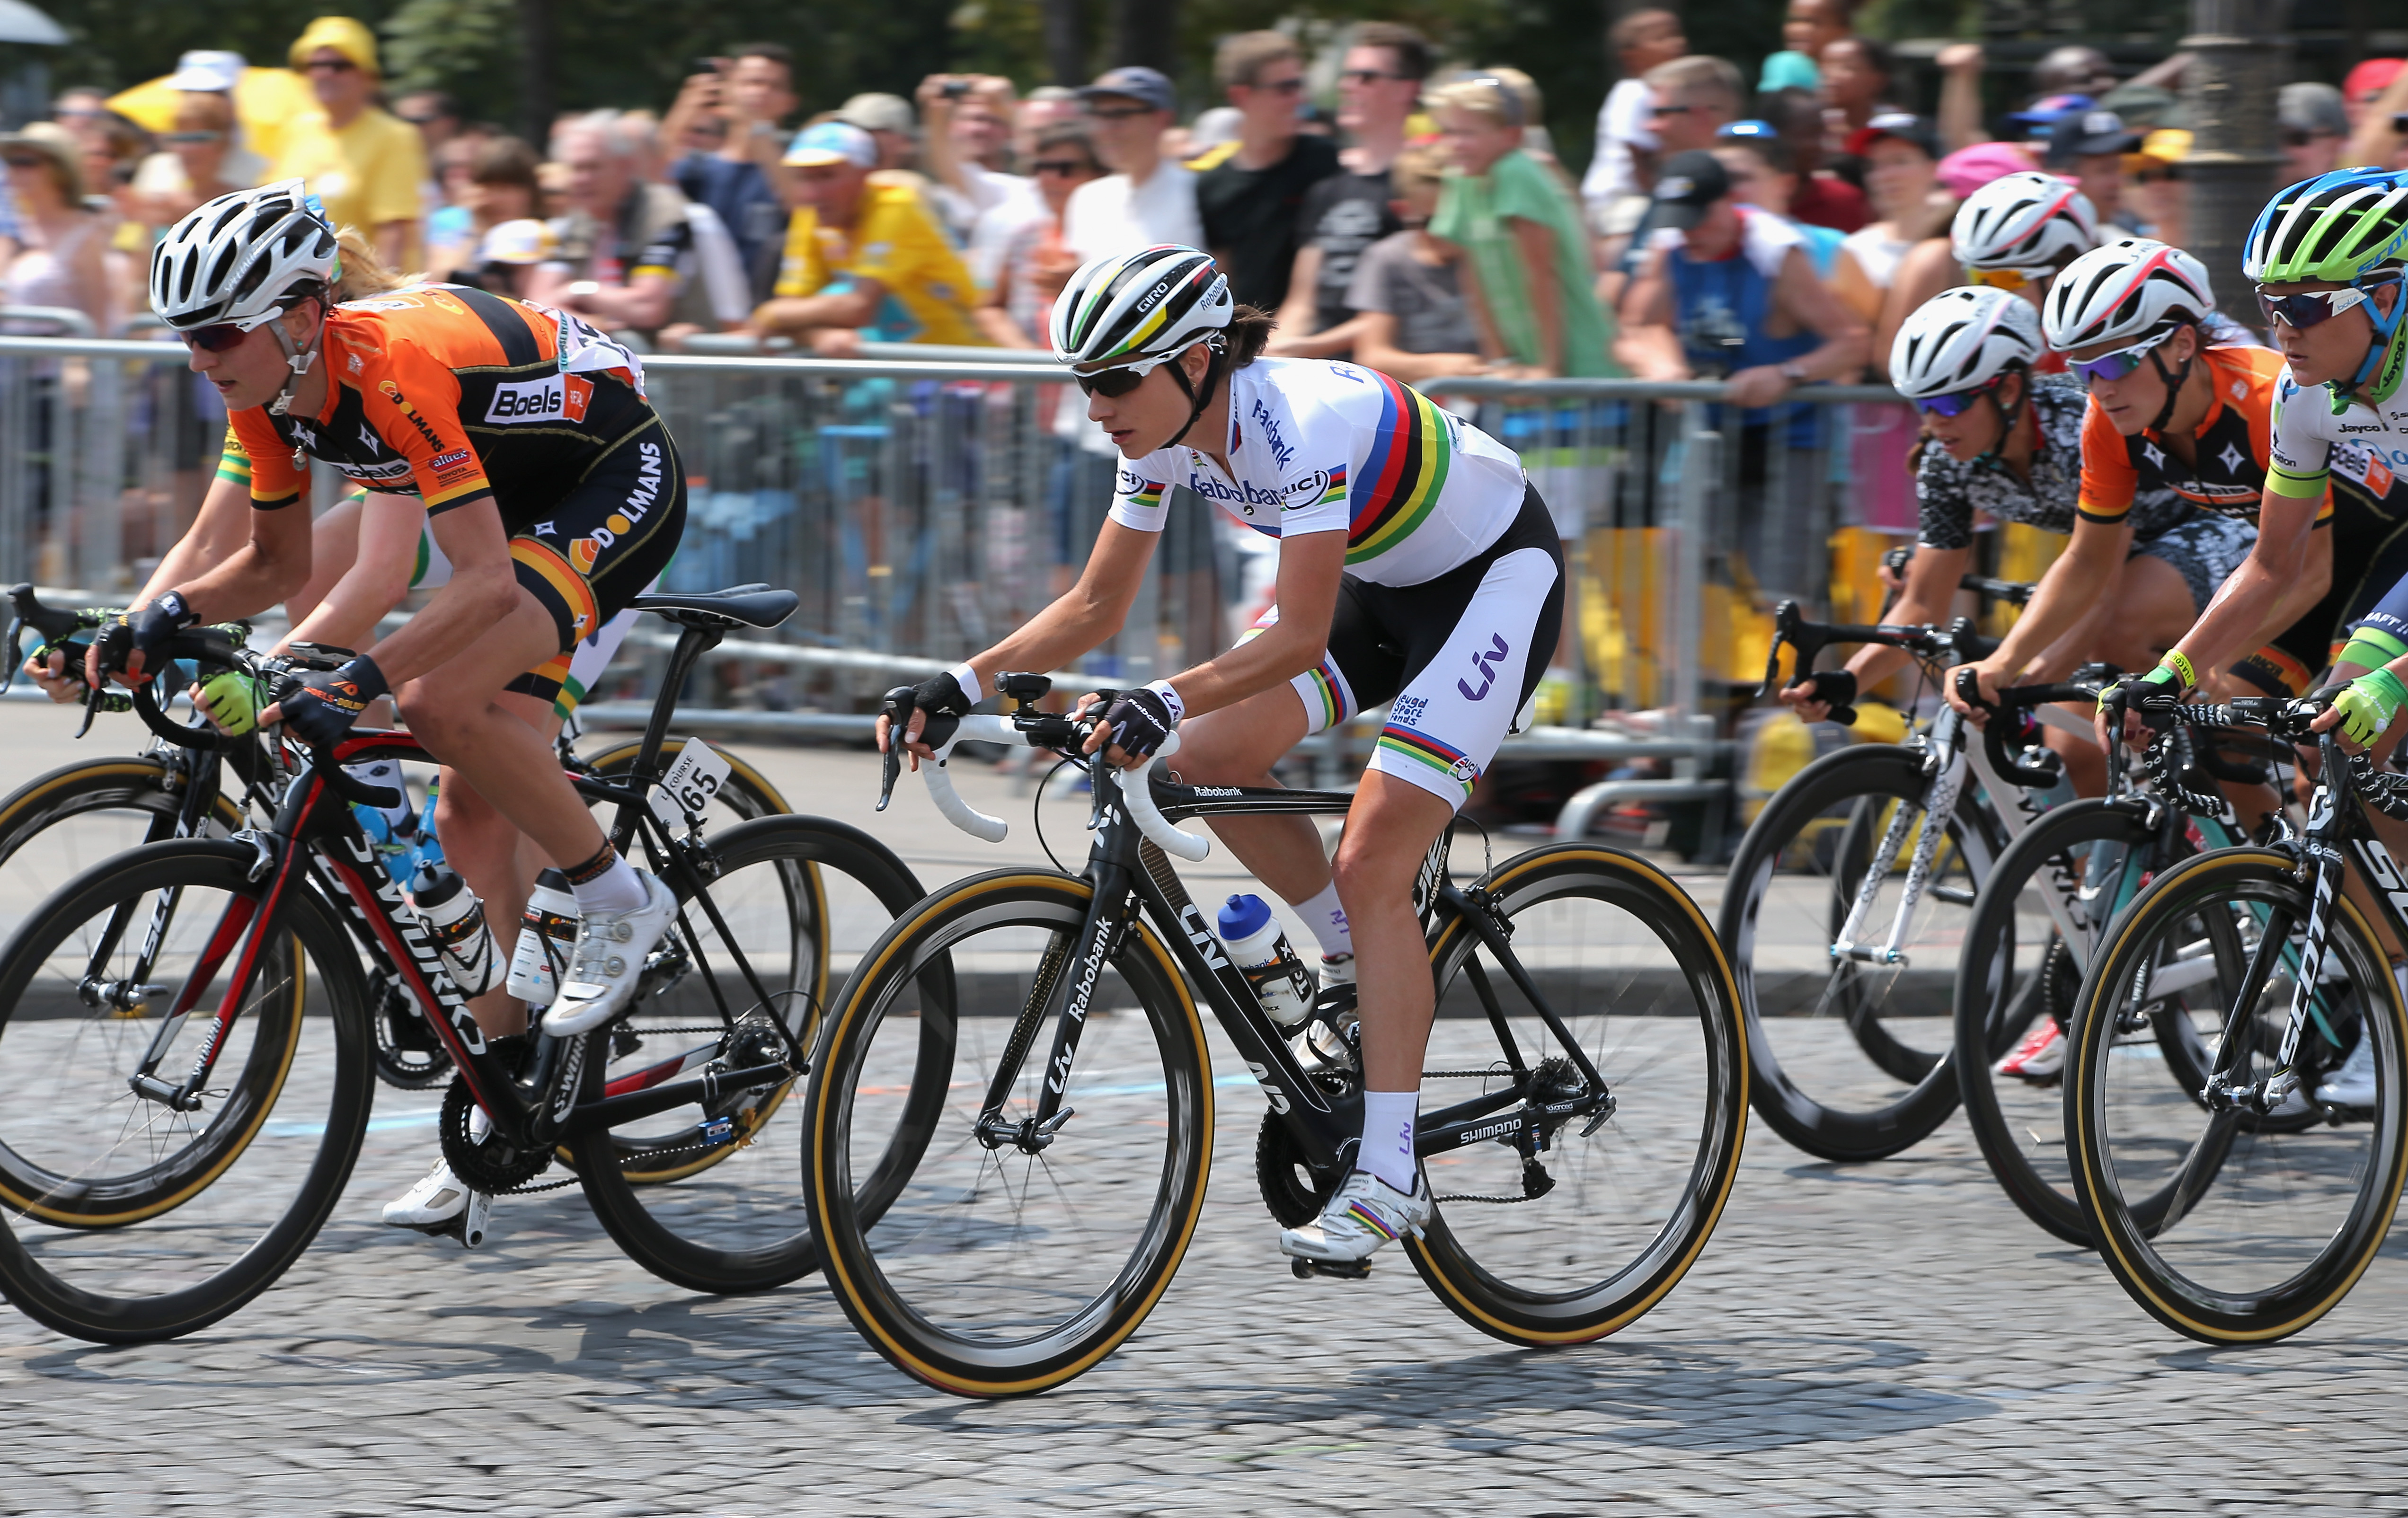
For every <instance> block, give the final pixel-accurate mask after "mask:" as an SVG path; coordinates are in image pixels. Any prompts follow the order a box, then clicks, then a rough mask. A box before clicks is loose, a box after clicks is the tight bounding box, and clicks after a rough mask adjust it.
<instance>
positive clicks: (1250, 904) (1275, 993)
mask: <svg viewBox="0 0 2408 1518" xmlns="http://www.w3.org/2000/svg"><path fill="white" fill-rule="evenodd" d="M1219 925H1220V929H1221V941H1222V942H1223V943H1224V944H1226V945H1227V946H1228V950H1229V960H1230V963H1232V964H1234V965H1236V966H1237V967H1238V969H1239V971H1240V973H1242V974H1243V975H1244V976H1245V978H1246V983H1247V984H1249V985H1251V986H1253V987H1254V997H1255V999H1256V1000H1258V1001H1260V1002H1261V1003H1262V1004H1263V1010H1264V1011H1266V1012H1268V1013H1269V1014H1270V1019H1271V1021H1272V1022H1274V1023H1276V1024H1279V1025H1280V1026H1281V1027H1283V1028H1292V1027H1295V1026H1296V1025H1297V1024H1300V1023H1302V1022H1303V1021H1304V1020H1305V1019H1306V1018H1308V1017H1310V1016H1312V994H1313V991H1314V986H1313V981H1312V971H1311V970H1308V969H1306V968H1305V967H1304V961H1303V960H1301V959H1298V958H1297V953H1296V951H1295V950H1294V949H1292V948H1290V947H1288V941H1287V935H1286V934H1284V933H1283V932H1281V931H1280V925H1279V919H1278V918H1276V917H1273V916H1272V915H1271V909H1270V905H1269V903H1268V902H1266V901H1264V900H1263V898H1262V897H1260V896H1258V895H1254V894H1253V893H1252V892H1245V893H1242V894H1240V895H1234V896H1231V897H1230V898H1229V899H1228V900H1227V901H1226V902H1225V903H1223V904H1222V907H1221V920H1220V924H1219Z"/></svg>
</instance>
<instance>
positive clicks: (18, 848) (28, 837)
mask: <svg viewBox="0 0 2408 1518" xmlns="http://www.w3.org/2000/svg"><path fill="white" fill-rule="evenodd" d="M8 597H9V603H10V613H11V615H10V622H9V626H8V634H7V669H6V671H5V672H0V690H6V689H7V687H8V685H9V684H11V683H13V681H14V680H15V677H16V674H17V671H18V669H19V667H20V666H21V665H22V663H23V659H24V651H23V638H24V636H25V634H26V633H28V632H31V633H33V634H35V635H36V637H39V638H40V639H41V642H40V644H39V646H37V647H36V651H35V656H36V657H37V658H39V657H42V656H44V655H46V654H48V653H49V652H50V651H51V650H53V649H64V650H65V651H66V653H67V656H68V662H69V664H70V666H72V667H75V668H81V667H82V664H83V651H84V646H85V643H86V642H87V641H88V640H89V638H90V637H91V635H92V634H93V633H94V632H95V631H97V630H98V629H99V628H100V627H102V626H103V625H105V624H106V623H108V622H110V621H113V620H115V618H116V615H117V609H114V608H108V607H82V608H62V607H48V606H44V605H43V604H42V602H41V599H40V597H39V596H38V595H36V593H35V590H34V587H33V586H32V585H30V584H20V585H17V586H15V587H13V588H11V589H10V590H9V592H8ZM224 630H225V631H226V633H227V636H228V637H229V638H230V639H232V640H233V642H234V646H235V647H236V648H240V647H242V646H243V640H244V639H245V638H246V637H248V636H249V631H250V630H249V628H248V627H246V626H243V625H242V624H239V623H236V624H229V625H228V626H227V627H226V628H225V629H224ZM83 710H84V732H87V733H88V732H89V731H90V730H91V728H92V724H93V716H94V715H95V714H96V713H102V712H112V713H113V712H129V711H131V710H133V702H132V698H131V697H130V696H128V695H125V694H124V693H122V692H98V693H87V695H86V701H85V705H84V708H83ZM78 736H79V737H81V736H83V734H82V733H79V734H78ZM577 738H578V730H577V724H576V719H575V718H574V717H571V718H570V720H569V721H568V723H566V724H565V725H564V726H563V727H562V729H561V735H560V741H559V744H558V748H559V751H560V756H561V762H562V764H563V766H566V768H568V769H570V770H572V771H573V772H576V773H580V774H587V775H595V776H604V777H614V776H624V775H626V774H627V773H628V772H629V770H630V769H631V768H632V767H633V766H634V764H635V761H636V757H637V754H638V751H639V750H640V748H641V746H642V745H641V740H640V739H639V738H623V739H619V740H616V741H612V742H609V743H607V744H604V745H602V746H601V747H599V748H596V749H595V750H593V751H592V752H588V753H585V754H580V753H578V752H577V751H576V748H575V744H576V741H577ZM688 741H690V740H689V739H686V738H669V739H667V740H666V742H665V743H664V745H663V748H662V756H663V757H664V758H665V759H667V760H668V761H669V762H671V763H674V762H675V761H676V759H677V757H678V755H679V754H680V753H681V752H683V750H684V746H685V744H686V743H687V742H688ZM691 741H699V740H691ZM711 748H712V752H714V753H715V754H716V755H717V757H718V758H719V759H720V760H721V761H723V762H724V763H725V765H726V766H727V770H728V773H727V776H726V779H725V780H723V781H722V782H721V785H720V787H719V790H718V791H717V793H716V794H715V795H713V796H712V797H711V801H710V813H711V820H712V821H713V822H714V823H727V822H750V821H752V820H753V819H754V818H756V817H768V816H775V815H777V814H779V813H781V812H788V811H792V810H793V808H792V807H790V806H788V805H787V804H786V801H785V798H784V797H783V796H781V795H779V794H778V790H777V787H776V786H774V785H772V784H771V783H770V782H769V781H768V780H767V778H766V777H764V776H763V775H762V774H761V773H760V771H759V770H757V769H755V768H754V767H753V766H752V765H750V764H748V763H746V762H745V761H744V760H743V758H741V757H740V756H739V755H737V754H735V753H732V752H729V751H727V750H726V749H724V748H721V747H719V746H718V745H717V744H713V745H712V746H711ZM281 779H282V777H281V775H280V774H279V770H278V768H277V764H276V759H275V754H274V749H273V745H272V743H271V742H270V741H269V740H268V738H265V736H262V737H260V738H255V739H254V740H252V741H251V742H248V743H226V744H223V745H222V746H216V747H208V748H197V747H192V746H188V745H185V744H183V743H180V742H178V741H175V740H173V739H170V738H162V737H158V736H155V735H154V736H153V737H152V738H151V740H150V746H149V747H148V748H147V749H146V750H145V751H143V752H139V753H132V754H110V755H107V756H104V757H98V758H92V759H83V760H79V761H77V762H76V763H74V764H69V765H62V766H59V767H57V768H55V769H52V770H50V771H49V772H48V773H46V774H42V775H38V776H36V777H35V778H34V779H32V780H27V781H26V782H25V783H24V784H22V785H21V786H19V787H18V788H17V789H16V790H14V791H12V792H10V793H9V794H8V795H7V796H6V797H0V922H5V923H6V924H7V928H8V929H9V930H13V929H14V927H15V926H16V924H19V923H21V922H22V921H23V919H24V917H25V915H26V914H27V913H29V912H30V911H32V910H33V909H34V907H35V906H36V905H37V904H38V903H40V902H41V901H43V900H45V899H47V898H48V897H49V896H50V895H51V894H53V893H54V892H55V891H56V890H57V889H58V887H59V886H60V884H61V883H63V882H64V881H66V880H67V879H68V878H69V877H71V876H73V875H76V874H78V873H79V872H81V871H82V870H84V869H86V868H88V867H89V866H92V865H94V864H97V863H99V862H100V861H102V860H105V859H112V858H115V857H116V856H117V855H119V854H122V853H123V852H125V851H127V850H128V849H132V848H136V847H138V846H140V845H142V844H145V843H157V842H161V841H163V840H165V839H167V838H227V837H231V836H232V835H233V834H234V833H235V832H236V831H237V830H239V829H240V828H241V827H242V826H243V825H244V822H245V818H246V817H247V816H250V815H256V816H258V817H260V818H263V819H264V818H265V817H270V816H273V815H274V814H275V810H276V805H275V795H274V787H275V786H276V785H279V784H280V783H281ZM36 840H38V843H37V842H36ZM368 995H369V998H370V1001H371V1003H372V1004H373V1005H374V1007H375V1009H376V1015H375V1025H376V1046H375V1065H376V1073H377V1079H379V1080H380V1081H383V1082H384V1083H385V1084H387V1085H389V1086H394V1087H396V1088H398V1089H400V1090H404V1091H420V1090H425V1089H427V1088H429V1087H433V1086H439V1085H441V1084H443V1083H444V1082H445V1081H449V1080H450V1079H451V1078H452V1059H451V1054H450V1053H449V1052H448V1051H446V1050H445V1048H444V1046H443V1041H442V1039H441V1038H438V1037H437V1035H436V1033H435V1030H434V1029H433V1028H432V1027H430V1026H429V1025H428V1024H427V1022H426V1017H425V1013H424V1011H423V1009H421V1008H420V1006H419V1005H418V1003H417V1002H416V1001H414V1000H413V999H412V998H411V997H410V996H409V993H408V992H407V991H406V990H405V989H404V988H403V986H402V985H401V983H400V982H399V981H398V980H396V979H395V978H394V976H393V974H392V973H391V971H390V970H389V969H387V968H386V967H383V966H381V965H376V966H372V967H370V968H369V970H368Z"/></svg>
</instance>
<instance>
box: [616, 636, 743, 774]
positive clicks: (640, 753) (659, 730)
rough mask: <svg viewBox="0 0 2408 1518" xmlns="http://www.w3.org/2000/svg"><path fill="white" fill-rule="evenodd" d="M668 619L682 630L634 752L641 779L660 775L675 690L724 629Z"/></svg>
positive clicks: (716, 645)
mask: <svg viewBox="0 0 2408 1518" xmlns="http://www.w3.org/2000/svg"><path fill="white" fill-rule="evenodd" d="M669 620H670V621H672V622H675V623H677V624H678V625H679V626H680V627H681V628H683V629H684V631H682V632H681V633H680V634H678V640H677V647H676V648H675V649H674V650H672V651H671V652H670V653H669V664H668V668H667V670H665V671H664V672H663V673H662V675H661V693H660V695H657V696H654V697H653V698H652V717H651V718H650V719H649V720H648V721H646V723H644V741H643V745H642V747H640V748H639V749H638V750H637V751H636V767H635V771H634V773H635V774H636V775H637V776H638V778H639V779H642V780H658V779H659V778H660V762H661V744H662V743H663V742H665V741H666V740H667V738H668V736H669V719H670V717H671V716H673V715H674V714H675V713H676V711H677V703H678V693H679V692H680V691H682V690H683V689H685V681H686V677H687V676H689V675H691V674H693V673H694V666H695V663H696V662H697V661H699V660H700V659H701V658H702V656H703V655H704V654H705V653H708V652H710V651H711V650H712V649H715V648H717V647H718V646H719V640H720V639H721V638H723V637H725V636H727V635H726V629H724V628H721V627H711V626H706V625H704V624H702V623H698V622H688V621H686V620H685V619H684V618H683V617H681V616H679V615H677V614H675V613H671V614H670V616H669Z"/></svg>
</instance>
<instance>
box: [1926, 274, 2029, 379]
mask: <svg viewBox="0 0 2408 1518" xmlns="http://www.w3.org/2000/svg"><path fill="white" fill-rule="evenodd" d="M2043 351H2045V350H2044V349H2043V348H2042V345H2041V338H2040V313H2039V312H2038V311H2035V310H2033V309H2032V305H2031V302H2029V301H2028V300H2026V299H2024V298H2023V297H2022V296H2020V295H2017V294H2013V293H2012V292H2010V291H2005V290H1995V289H1991V288H1988V287H1986V286H1983V285H1964V286H1961V287H1959V288H1957V289H1955V290H1943V291H1942V292H1941V293H1940V294H1936V295H1934V296H1932V297H1931V298H1930V299H1929V300H1927V301H1925V302H1924V303H1923V304H1922V305H1920V306H1918V307H1916V308H1914V311H1913V312H1911V313H1910V314H1909V315H1908V316H1907V319H1906V320H1905V321H1904V322H1900V323H1899V329H1898V338H1897V340H1896V341H1894V342H1892V343H1891V344H1890V349H1889V382H1890V383H1891V384H1893V385H1895V386H1897V387H1898V393H1899V394H1901V395H1903V396H1905V397H1906V398H1907V399H1908V400H1911V401H1915V400H1928V399H1929V398H1930V397H1932V396H1934V395H1953V394H1959V393H1961V392H1964V391H1968V390H1979V389H1981V388H1982V387H1983V386H1984V385H1986V384H1988V383H1989V382H1990V381H1991V380H1996V379H1997V378H1998V377H1999V376H2000V375H2001V374H2003V373H2005V372H2006V371H2007V369H2008V368H2010V367H2012V366H2014V365H2022V366H2023V367H2025V368H2027V369H2028V368H2030V367H2031V365H2033V364H2034V363H2036V362H2038V360H2039V359H2040V356H2041V354H2042V352H2043Z"/></svg>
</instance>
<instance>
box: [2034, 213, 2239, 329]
mask: <svg viewBox="0 0 2408 1518" xmlns="http://www.w3.org/2000/svg"><path fill="white" fill-rule="evenodd" d="M2214 312H2215V294H2214V291H2212V290H2211V289H2210V288H2209V287H2208V280H2207V265H2204V264H2202V263H2200V261H2199V260H2198V259H2196V258H2193V257H2192V256H2191V255H2190V254H2188V253H2186V252H2184V251H2182V250H2181V249H2179V248H2172V247H2169V246H2167V245H2166V244H2164V243H2162V242H2158V241H2157V240H2156V239H2155V238H2153V237H2118V238H2116V239H2115V240H2114V241H2113V242H2111V243H2107V244H2106V245H2104V246H2103V247H2099V248H2094V249H2092V250H2091V251H2088V252H2086V253H2085V254H2083V255H2082V256H2081V257H2080V258H2077V259H2075V260H2074V261H2073V262H2072V263H2071V264H2068V265H2066V266H2065V268H2064V270H2063V271H2062V272H2060V273H2059V274H2058V275H2057V283H2055V284H2053V285H2051V286H2049V290H2048V301H2047V304H2046V306H2045V307H2044V308H2043V309H2042V312H2041V330H2042V333H2043V334H2044V335H2045V336H2046V337H2047V338H2048V345H2049V346H2050V347H2051V348H2054V349H2056V350H2057V351H2058V352H2060V353H2065V352H2071V351H2073V350H2074V349H2077V348H2088V347H2091V346H2093V345H2095V344H2098V343H2105V342H2122V343H2137V342H2139V341H2141V340H2142V339H2143V338H2144V337H2155V336H2157V334H2158V333H2160V332H2163V331H2165V330H2166V329H2167V328H2169V327H2173V326H2177V325H2180V324H2182V323H2184V322H2191V323H2198V322H2204V321H2206V320H2207V319H2208V318H2209V317H2210V316H2212V315H2214Z"/></svg>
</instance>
